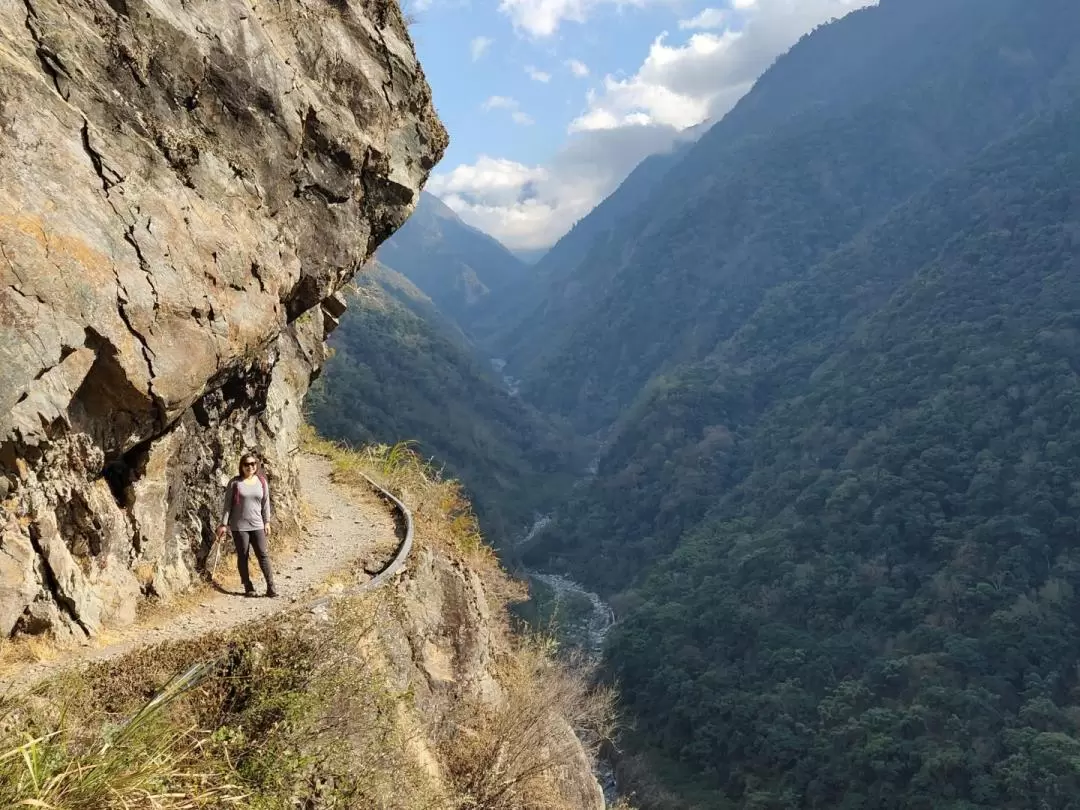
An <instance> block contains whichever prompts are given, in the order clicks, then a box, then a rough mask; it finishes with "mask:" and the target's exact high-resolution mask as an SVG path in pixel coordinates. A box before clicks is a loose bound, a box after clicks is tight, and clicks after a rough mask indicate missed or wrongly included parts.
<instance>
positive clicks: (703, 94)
mask: <svg viewBox="0 0 1080 810" xmlns="http://www.w3.org/2000/svg"><path fill="white" fill-rule="evenodd" d="M871 1H872V0H733V1H732V7H731V9H730V10H728V11H727V12H726V14H725V16H726V17H728V20H727V21H726V22H723V23H722V24H721V25H722V30H719V31H715V32H714V31H703V32H699V33H695V34H693V35H691V36H690V38H689V39H688V40H687V41H686V42H684V43H683V44H681V45H678V44H675V45H672V44H668V33H667V32H663V33H661V34H660V35H659V36H658V37H657V38H656V39H655V40H654V41H653V43H652V46H651V47H650V48H649V54H648V56H647V57H646V58H645V61H644V62H643V63H642V65H641V67H640V68H638V70H637V72H636V73H635V74H634V75H633V76H631V77H629V78H615V77H613V76H607V77H605V79H604V85H603V90H602V92H600V93H594V94H592V95H591V96H590V97H589V98H588V100H587V101H588V106H587V108H586V110H585V112H584V113H582V115H580V116H579V117H578V118H576V119H575V120H574V121H573V122H572V123H571V125H570V131H571V132H575V131H584V130H595V129H610V128H612V127H621V126H633V125H636V124H640V123H641V122H644V121H649V122H651V123H654V124H666V125H668V126H672V127H675V128H676V129H684V128H686V127H688V126H693V125H695V124H699V123H701V122H702V121H706V120H710V119H715V118H720V117H722V116H723V115H725V114H726V113H727V112H728V110H730V109H731V108H732V107H733V106H734V105H735V103H736V102H737V101H738V100H739V99H740V98H741V97H742V96H743V95H744V94H745V93H746V92H747V91H748V90H749V89H750V88H751V87H752V86H753V83H754V81H755V80H756V79H757V77H758V76H760V75H761V73H762V72H763V71H764V70H765V69H766V68H768V66H769V65H770V64H771V62H772V61H773V60H774V59H775V58H776V57H777V56H778V55H779V54H780V53H782V52H783V51H785V50H787V49H788V48H790V47H791V46H792V45H794V44H795V42H796V41H798V39H799V37H800V36H802V35H803V34H805V33H806V32H807V31H809V30H810V29H812V28H813V27H814V26H815V25H817V24H819V23H821V22H824V21H825V20H828V19H829V18H831V17H838V16H842V15H843V14H845V13H847V12H848V11H851V10H852V9H854V8H856V7H858V6H865V5H868V4H869V3H870V2H871ZM710 12H717V13H718V14H722V13H723V12H720V11H719V10H717V9H712V8H710V9H706V10H705V11H703V12H701V13H700V14H698V15H697V17H694V18H693V19H691V20H683V21H682V22H680V27H683V28H700V27H705V26H706V25H709V26H712V24H713V23H716V22H717V21H716V19H715V17H716V15H715V14H710ZM733 25H734V26H735V27H733Z"/></svg>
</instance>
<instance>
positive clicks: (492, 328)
mask: <svg viewBox="0 0 1080 810" xmlns="http://www.w3.org/2000/svg"><path fill="white" fill-rule="evenodd" d="M691 143H692V142H691V141H689V140H687V141H685V142H683V143H680V144H677V145H676V146H675V148H673V149H672V150H671V151H670V152H664V153H660V154H655V155H650V156H649V157H647V158H645V160H643V161H642V162H641V163H640V164H638V166H637V167H636V168H635V169H634V171H632V172H631V173H630V174H629V175H628V176H627V178H626V179H625V180H624V181H623V182H622V183H621V184H620V185H619V187H618V188H617V189H616V190H615V191H613V192H612V193H611V194H610V195H609V196H608V197H607V198H606V199H604V200H602V201H601V202H600V204H599V205H597V206H596V208H594V209H593V210H592V211H590V212H589V213H588V214H587V215H586V216H584V217H583V218H582V219H581V220H579V221H578V222H577V223H576V224H575V225H574V227H573V228H571V229H570V231H569V232H568V233H567V234H566V235H565V236H563V237H562V238H561V239H560V240H559V241H558V242H556V243H555V245H554V246H553V247H552V248H551V250H549V251H547V252H546V253H545V254H544V255H543V257H542V258H541V259H540V260H539V261H538V262H537V263H536V265H535V266H534V267H532V268H529V269H528V271H527V272H526V273H524V274H519V275H517V276H516V277H515V279H514V280H513V281H512V282H510V283H508V284H505V285H503V286H502V287H500V288H498V289H497V290H495V291H493V293H492V295H490V296H488V297H487V298H486V299H485V300H484V301H483V302H482V303H481V304H480V305H479V306H478V307H477V308H476V310H477V311H476V314H475V316H474V317H473V319H472V320H471V321H470V326H471V327H472V332H473V334H474V335H475V336H476V338H477V340H479V341H480V342H481V343H482V344H483V345H485V346H487V347H488V348H489V349H490V351H491V352H492V353H494V354H498V355H500V356H501V357H503V359H505V360H506V361H507V363H508V366H509V368H510V369H511V370H516V369H518V368H522V367H525V366H527V365H528V363H529V362H530V361H531V360H532V359H533V358H534V357H536V356H537V355H538V354H539V353H541V351H542V348H543V346H545V345H546V344H547V343H548V340H547V339H545V338H544V337H543V335H544V333H550V332H556V333H557V332H558V330H559V329H560V328H562V327H564V326H565V325H566V324H568V323H569V322H570V321H571V320H572V319H573V317H574V316H575V314H576V313H578V312H579V309H581V308H584V307H585V306H587V304H588V298H587V296H585V295H582V284H581V282H580V281H579V280H578V277H579V275H580V274H581V273H582V272H586V271H583V270H582V269H581V268H580V265H581V263H582V260H583V259H584V258H585V256H586V254H587V253H588V251H589V249H590V248H591V247H592V245H593V243H594V242H596V241H598V240H600V239H601V238H603V237H604V236H605V235H606V234H609V233H611V232H612V231H613V230H614V228H615V227H616V226H617V225H618V224H619V223H620V222H622V221H623V219H625V218H626V217H628V216H629V215H630V214H632V213H633V212H634V211H635V210H636V209H637V207H638V206H639V205H641V204H642V203H643V202H644V201H645V200H646V199H648V195H649V194H650V193H651V192H652V191H653V189H655V188H656V186H657V185H658V184H659V182H660V181H661V180H662V179H663V177H664V175H665V174H666V173H667V171H668V170H669V169H670V168H671V167H672V166H674V165H675V164H676V163H677V162H678V161H679V159H680V158H681V157H682V155H683V154H685V153H686V151H687V150H688V149H689V148H690V145H691Z"/></svg>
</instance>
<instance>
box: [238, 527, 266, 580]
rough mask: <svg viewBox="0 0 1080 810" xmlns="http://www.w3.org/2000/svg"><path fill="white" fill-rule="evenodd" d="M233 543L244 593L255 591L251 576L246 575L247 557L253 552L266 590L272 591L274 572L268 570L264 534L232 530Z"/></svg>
mask: <svg viewBox="0 0 1080 810" xmlns="http://www.w3.org/2000/svg"><path fill="white" fill-rule="evenodd" d="M232 536H233V543H234V544H235V545H236V569H237V570H238V571H239V572H240V581H241V582H243V583H244V590H245V591H253V590H255V586H254V585H252V584H251V574H249V573H248V556H249V554H250V552H251V551H252V550H254V551H255V559H257V560H258V561H259V568H261V569H262V575H263V579H264V580H266V589H267V590H269V591H272V590H273V589H274V572H273V571H271V570H270V553H269V551H268V549H267V546H266V533H265V532H264V531H263V530H262V529H255V530H254V531H250V532H242V531H237V530H236V529H234V530H233V533H232Z"/></svg>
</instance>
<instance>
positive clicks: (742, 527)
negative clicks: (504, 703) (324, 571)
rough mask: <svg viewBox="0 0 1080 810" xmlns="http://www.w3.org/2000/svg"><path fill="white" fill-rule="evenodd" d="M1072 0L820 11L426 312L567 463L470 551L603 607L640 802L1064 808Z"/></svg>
mask: <svg viewBox="0 0 1080 810" xmlns="http://www.w3.org/2000/svg"><path fill="white" fill-rule="evenodd" d="M1078 14H1080V8H1078V7H1077V6H1076V5H1075V4H1072V3H1067V2H1063V1H1061V0H1047V1H1046V2H1041V3H1038V4H1031V3H1022V2H1019V0H989V1H988V2H974V1H973V0H950V1H949V2H930V0H911V2H900V1H899V0H892V1H891V2H890V1H889V0H885V1H884V2H882V3H880V4H877V5H875V6H872V7H869V8H865V9H863V10H861V11H857V12H854V13H852V14H850V15H849V16H847V17H845V18H843V19H841V20H838V21H836V22H833V23H830V24H828V25H825V26H823V27H821V28H820V29H818V30H816V31H814V32H813V33H812V34H810V35H808V36H807V37H805V38H804V39H803V40H802V41H801V42H799V43H798V44H797V45H796V46H795V47H794V48H793V49H792V50H791V51H790V52H789V53H788V54H786V55H785V56H783V57H782V58H780V59H779V60H777V62H776V63H775V64H774V65H773V66H772V68H770V69H769V70H768V71H767V72H766V73H765V74H764V75H763V76H762V77H761V78H760V79H759V80H758V82H757V84H756V85H755V87H754V89H753V90H752V91H751V92H750V93H749V94H748V95H747V96H746V97H745V98H744V99H743V100H742V101H741V102H740V103H739V104H738V105H737V106H736V107H735V109H734V110H732V112H731V113H729V114H728V115H727V116H726V117H725V118H724V119H723V120H721V121H720V122H718V123H717V124H715V125H714V126H713V127H712V128H711V129H710V130H709V131H707V132H706V133H704V134H703V135H702V136H701V137H700V138H699V139H698V140H697V141H696V142H694V143H692V144H689V145H687V146H684V147H683V148H681V149H680V150H678V151H677V152H676V153H673V154H672V155H667V156H662V158H661V159H659V160H655V161H650V162H648V164H647V165H644V164H643V167H642V169H641V171H640V172H639V173H636V175H634V176H632V178H631V180H630V181H628V185H627V187H626V188H625V189H621V190H620V191H617V192H616V193H615V194H614V195H613V196H612V197H611V198H610V200H609V203H610V204H609V205H608V207H607V209H605V210H601V209H597V213H596V214H595V217H594V218H593V219H591V220H590V217H586V218H585V219H584V220H582V222H581V223H579V224H578V226H577V227H576V228H575V230H574V231H573V232H572V233H571V234H570V235H568V236H567V237H566V238H565V241H564V242H561V243H560V244H559V245H556V246H555V247H554V248H553V249H552V250H551V251H550V252H549V253H548V254H547V256H546V257H544V258H542V259H540V261H539V262H538V263H537V265H536V266H535V268H533V270H534V271H536V272H535V273H534V274H533V275H531V276H530V275H528V274H526V275H525V276H524V277H523V278H519V280H518V281H516V282H513V281H512V282H508V283H507V284H506V285H505V286H504V287H503V288H502V289H501V290H500V291H498V292H494V293H492V295H491V296H489V297H487V298H486V299H485V302H484V303H483V304H482V305H481V307H480V310H479V311H478V313H474V314H473V315H472V316H470V321H469V323H468V325H467V327H466V326H462V328H461V329H460V330H459V332H458V334H459V335H460V336H461V338H462V342H461V344H460V345H461V348H462V351H466V352H467V351H469V349H470V346H474V347H478V348H475V349H474V351H475V352H476V356H477V357H478V358H479V359H477V360H476V361H475V362H476V363H477V364H479V365H482V363H483V362H484V361H485V360H486V359H487V358H488V357H490V356H495V357H499V358H504V359H506V360H507V361H508V362H507V365H506V369H505V373H506V374H508V375H510V376H511V377H512V378H514V379H515V380H516V381H518V383H519V393H518V397H517V398H519V399H520V400H523V401H524V403H525V405H523V407H527V408H529V409H530V410H531V411H533V412H534V413H537V414H539V417H538V418H541V419H543V420H545V421H546V423H547V424H550V425H554V426H557V431H556V432H555V433H552V434H551V435H552V437H553V438H554V440H555V441H556V443H558V442H560V441H561V442H563V443H564V444H565V446H566V447H567V448H571V447H572V448H573V452H572V453H571V454H570V457H567V458H565V459H563V461H561V462H560V470H561V471H562V473H561V475H562V477H561V478H560V479H559V480H554V479H549V481H548V485H545V484H544V483H543V482H542V480H541V479H533V480H535V481H537V483H536V484H535V485H534V484H528V485H526V486H525V489H526V490H528V491H529V492H531V493H537V492H538V490H537V489H536V487H537V486H539V487H541V488H542V489H543V488H544V487H545V486H546V491H543V492H542V494H541V497H538V498H536V499H534V500H532V501H530V502H529V503H528V509H527V510H518V511H517V512H514V510H512V509H511V511H510V512H509V513H508V514H512V515H513V517H512V519H511V520H509V521H508V522H507V523H506V524H505V525H504V527H503V528H502V529H501V531H502V532H505V533H506V535H505V536H508V537H517V538H521V537H523V536H525V535H526V533H527V532H528V527H529V526H530V525H532V524H533V521H534V520H535V517H536V514H533V515H526V514H524V512H532V513H539V514H551V515H552V519H551V520H550V522H548V523H547V524H545V525H543V526H542V527H541V528H540V530H538V531H536V532H533V533H531V534H530V535H529V537H528V539H527V541H526V542H525V543H524V544H522V545H519V546H515V547H513V548H512V549H511V548H507V547H506V545H507V544H505V543H503V544H501V545H502V546H503V548H504V551H505V553H506V554H507V559H508V560H509V561H510V562H511V564H513V565H521V566H522V568H523V569H526V568H527V569H533V570H537V571H541V572H544V575H545V576H552V575H562V576H567V577H571V578H572V579H573V580H577V581H578V582H580V583H581V585H582V586H583V587H584V588H585V589H586V590H589V591H596V592H597V594H599V597H600V598H602V599H604V600H607V601H608V602H610V604H611V605H612V607H613V609H614V612H615V615H616V621H615V623H614V625H613V627H612V628H611V629H610V631H609V632H608V634H607V637H606V641H605V645H604V646H605V650H604V660H605V670H606V674H607V677H609V678H610V679H611V680H612V681H614V682H616V683H618V685H619V688H620V692H621V695H622V700H623V703H624V706H625V708H626V710H627V711H628V719H629V721H630V723H631V726H632V728H631V729H630V730H629V731H628V732H627V733H626V734H625V735H624V737H623V739H622V740H621V742H620V749H621V751H622V755H621V756H620V757H619V758H618V762H619V774H620V787H621V789H622V790H623V791H624V792H627V793H633V794H634V797H635V801H638V802H639V803H640V804H641V805H642V806H643V807H655V808H681V807H700V808H718V809H719V810H723V808H792V807H801V808H864V807H876V808H935V809H936V808H955V809H956V810H960V809H961V808H963V810H970V808H977V807H987V808H989V807H995V808H1002V807H1005V808H1026V807H1032V806H1040V807H1048V808H1071V807H1074V806H1076V799H1075V796H1076V789H1077V788H1078V787H1080V783H1078V782H1077V774H1078V771H1077V770H1076V767H1075V766H1076V762H1077V761H1080V760H1078V757H1080V724H1078V720H1077V718H1078V717H1080V681H1078V679H1077V672H1078V671H1080V669H1078V665H1080V659H1078V658H1077V653H1076V650H1075V644H1073V640H1075V638H1076V636H1077V633H1078V631H1080V628H1078V627H1077V625H1076V616H1077V615H1078V613H1077V611H1078V602H1077V598H1078V597H1077V595H1076V594H1077V588H1078V587H1080V579H1078V578H1077V572H1078V571H1080V567H1078V564H1077V563H1078V561H1077V559H1076V551H1075V541H1076V531H1077V526H1078V524H1077V515H1076V509H1077V506H1078V504H1080V501H1078V499H1077V495H1076V487H1077V486H1078V484H1077V482H1078V481H1080V470H1078V469H1077V468H1076V462H1075V459H1076V458H1077V453H1076V450H1077V448H1075V447H1074V444H1075V442H1076V441H1077V437H1078V436H1080V433H1076V432H1074V429H1075V428H1076V423H1075V422H1076V418H1077V417H1076V414H1077V413H1078V411H1077V405H1076V403H1077V402H1078V396H1080V378H1078V377H1077V371H1078V369H1080V344H1078V343H1077V339H1076V338H1077V334H1078V333H1077V328H1078V327H1080V320H1078V318H1080V283H1078V279H1080V274H1078V271H1080V243H1078V241H1077V240H1078V234H1080V219H1078V217H1080V198H1078V196H1077V195H1078V192H1080V150H1078V149H1077V144H1080V50H1078V49H1077V46H1076V44H1075V38H1074V37H1073V36H1072V32H1074V31H1076V30H1080V16H1078ZM590 216H593V215H590ZM583 234H584V235H585V236H586V237H587V238H585V237H583ZM583 243H585V244H583ZM421 288H422V285H421ZM484 385H485V390H487V391H488V393H487V394H485V395H484V396H485V398H488V397H491V398H495V397H497V396H503V395H504V394H505V392H503V393H498V392H492V391H491V388H490V386H491V383H490V382H485V383H484ZM472 390H476V389H475V388H474V389H472ZM457 396H458V395H456V394H455V395H454V396H453V397H452V398H453V399H457ZM472 407H474V408H475V407H476V405H475V404H474V405H473V406H472ZM484 407H487V406H484ZM477 410H478V412H477V415H476V416H475V421H476V424H477V425H482V424H484V422H485V417H484V416H483V413H482V409H477ZM361 421H362V420H361ZM433 421H434V422H438V421H440V419H438V418H434V420H433ZM409 430H410V435H409V436H407V437H408V438H417V439H419V440H421V441H423V440H424V439H425V431H426V430H427V428H426V427H425V425H424V423H423V422H422V421H421V422H414V423H412V424H411V425H410V426H409ZM391 433H393V431H389V432H388V433H387V434H384V435H383V436H382V437H381V440H382V441H392V440H395V439H398V438H406V436H403V435H396V436H395V435H389V434H391ZM487 448H488V450H495V451H496V452H500V453H502V452H503V451H500V450H498V449H496V448H495V447H494V445H490V444H489V445H487ZM459 452H460V450H457V449H447V450H446V452H445V458H446V460H447V462H448V463H449V464H454V463H457V462H456V460H455V455H456V454H458V453H459ZM593 453H596V454H597V455H596V457H595V466H594V468H592V469H591V470H590V471H589V472H588V473H586V466H587V465H586V463H585V460H587V459H588V458H590V457H591V456H592V454H593ZM511 457H513V458H516V459H519V460H520V461H521V464H520V466H519V467H518V470H517V472H516V473H511V472H510V471H509V470H508V471H507V472H508V475H516V476H518V480H519V481H526V480H529V476H530V475H532V474H533V473H535V472H536V471H537V470H543V469H545V465H544V463H540V464H539V465H538V466H535V467H533V466H532V465H533V464H535V461H534V460H533V459H534V458H535V456H534V451H533V450H530V449H521V450H519V451H515V455H514V456H507V455H503V456H501V457H500V461H505V460H506V459H508V458H511ZM530 468H531V469H530ZM548 469H550V467H548ZM456 472H458V473H459V474H460V475H461V477H462V478H463V480H464V481H465V483H466V485H467V486H469V487H471V488H473V489H475V491H476V492H477V495H478V497H483V493H484V492H485V491H486V492H487V493H488V496H489V497H491V496H493V495H495V493H497V492H501V493H505V494H504V495H498V496H496V497H510V498H511V499H513V498H514V497H515V496H514V495H513V494H512V491H511V490H508V489H505V488H503V489H501V490H495V489H489V488H488V487H487V485H485V484H483V483H481V479H480V478H479V477H472V478H471V477H470V476H471V474H470V472H469V470H468V469H466V468H465V467H464V466H462V467H460V468H459V469H458V470H456ZM577 601H580V600H577ZM545 615H546V614H544V611H543V610H539V611H538V612H535V613H534V618H536V617H539V618H540V619H541V620H543V619H544V617H545Z"/></svg>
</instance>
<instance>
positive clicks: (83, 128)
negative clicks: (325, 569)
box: [0, 0, 446, 638]
mask: <svg viewBox="0 0 1080 810" xmlns="http://www.w3.org/2000/svg"><path fill="white" fill-rule="evenodd" d="M445 146H446V134H445V131H444V130H443V128H442V125H441V124H440V123H439V121H438V119H437V117H436V115H435V112H434V110H433V107H432V103H431V95H430V90H429V88H428V85H427V83H426V81H425V79H424V76H423V72H422V71H421V69H420V66H419V64H418V63H417V61H416V58H415V55H414V52H413V49H412V45H411V42H410V40H409V38H408V35H407V33H406V30H405V25H404V22H403V20H402V16H401V13H400V10H399V8H398V6H397V5H396V3H393V2H378V1H377V0H373V1H372V2H367V3H361V2H354V0H63V1H62V2H61V1H60V0H0V474H2V476H3V477H2V478H0V501H2V508H0V633H2V634H4V635H6V636H9V635H12V634H18V633H41V632H46V631H49V632H53V633H56V634H58V635H60V636H63V635H65V634H70V635H73V636H74V637H76V638H77V637H84V636H85V635H88V634H93V633H95V632H97V631H98V630H99V629H100V628H101V627H103V626H106V625H109V624H124V623H127V622H130V621H131V620H132V618H133V617H134V613H135V610H136V607H137V605H138V601H139V599H140V598H142V597H143V596H144V595H147V594H155V595H157V596H161V597H168V596H169V595H170V594H172V593H175V592H176V591H177V590H179V589H182V588H183V587H185V586H186V585H187V584H188V583H189V582H190V581H191V578H192V577H193V576H194V575H195V572H196V570H197V568H198V565H199V558H200V554H202V553H204V552H205V549H206V547H207V543H208V541H209V539H210V535H211V532H212V531H213V528H214V523H215V521H216V512H217V511H218V509H219V498H220V492H221V486H222V484H223V483H224V481H225V480H227V478H228V477H229V476H230V475H232V474H233V471H234V467H235V464H236V461H237V458H238V455H239V453H240V452H241V451H242V450H243V449H244V448H248V447H250V448H254V449H256V450H257V451H258V452H260V453H262V454H263V455H264V457H265V458H266V460H267V471H268V473H269V475H270V482H271V489H272V492H273V494H274V505H275V509H276V511H277V514H278V515H279V516H280V520H278V521H277V525H276V528H277V529H278V530H279V531H281V530H283V529H287V528H288V525H287V524H288V523H289V521H290V520H295V511H296V510H295V509H294V507H295V506H296V494H295V493H296V483H297V482H296V471H295V467H294V465H293V464H292V462H291V460H290V453H291V452H292V451H293V450H294V449H295V447H296V445H297V431H298V428H299V425H300V423H301V414H300V408H301V405H302V400H303V396H304V394H305V392H306V390H307V386H308V384H309V383H310V380H311V378H312V375H313V374H314V373H317V371H318V369H319V367H320V364H321V363H322V361H323V359H324V344H323V340H324V338H325V335H326V332H327V330H328V329H329V328H332V326H333V324H334V323H335V322H336V318H335V317H332V316H329V315H327V314H326V313H324V311H323V310H324V307H323V306H320V304H322V303H323V302H324V301H325V302H328V304H331V300H330V299H331V296H333V295H334V293H335V292H336V290H337V289H338V288H339V287H340V286H341V285H342V284H344V283H345V282H346V281H347V280H348V279H349V278H351V276H352V275H353V274H354V273H355V272H357V270H358V269H359V268H360V267H361V265H363V264H364V263H365V262H366V261H367V260H368V259H369V258H370V257H371V255H372V254H373V252H374V251H375V249H376V247H378V245H379V244H380V243H381V242H382V240H384V239H385V238H386V237H387V236H388V235H389V234H391V233H392V232H393V231H394V230H395V229H396V228H397V227H399V226H400V225H401V223H402V222H403V221H404V220H405V218H406V217H407V216H408V215H409V214H410V213H411V211H412V209H413V206H414V204H415V200H416V197H417V194H418V191H419V189H420V187H421V186H422V185H423V182H424V181H425V180H426V178H427V175H428V172H429V171H430V170H431V168H432V166H434V164H435V163H436V162H437V161H438V159H439V158H440V157H441V155H442V152H443V150H444V148H445ZM328 311H329V312H333V313H339V310H338V309H337V307H336V306H334V305H330V306H329V307H328Z"/></svg>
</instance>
